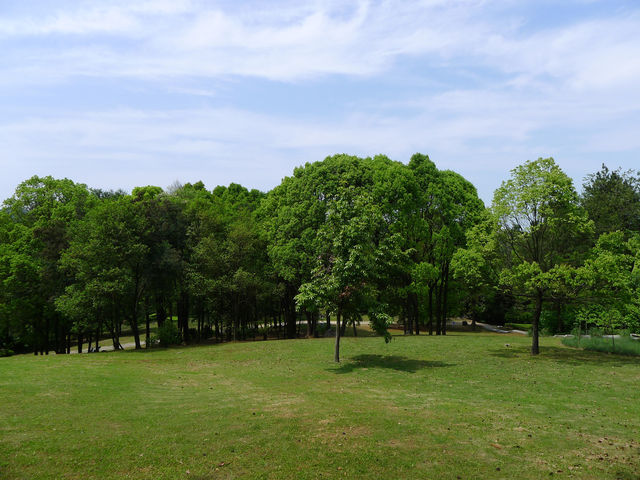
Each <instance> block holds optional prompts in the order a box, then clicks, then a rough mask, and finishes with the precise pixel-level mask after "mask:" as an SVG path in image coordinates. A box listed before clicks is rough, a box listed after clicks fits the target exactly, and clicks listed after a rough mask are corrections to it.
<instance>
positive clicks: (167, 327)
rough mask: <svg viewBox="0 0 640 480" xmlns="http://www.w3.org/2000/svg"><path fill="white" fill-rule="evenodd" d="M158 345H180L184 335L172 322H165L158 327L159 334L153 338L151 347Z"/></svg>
mask: <svg viewBox="0 0 640 480" xmlns="http://www.w3.org/2000/svg"><path fill="white" fill-rule="evenodd" d="M156 343H158V344H159V345H160V346H161V347H168V346H169V345H178V344H180V343H182V335H180V330H178V327H177V326H176V325H175V324H174V323H173V322H171V321H166V322H164V325H162V326H161V327H158V333H157V334H156V335H154V336H153V337H151V345H155V344H156Z"/></svg>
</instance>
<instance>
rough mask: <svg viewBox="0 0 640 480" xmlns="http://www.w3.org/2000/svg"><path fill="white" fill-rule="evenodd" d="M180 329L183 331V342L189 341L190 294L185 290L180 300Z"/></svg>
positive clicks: (181, 293)
mask: <svg viewBox="0 0 640 480" xmlns="http://www.w3.org/2000/svg"><path fill="white" fill-rule="evenodd" d="M178 328H180V329H181V330H182V340H184V341H185V342H188V341H189V294H188V293H187V292H186V291H185V290H183V291H181V292H180V297H179V299H178Z"/></svg>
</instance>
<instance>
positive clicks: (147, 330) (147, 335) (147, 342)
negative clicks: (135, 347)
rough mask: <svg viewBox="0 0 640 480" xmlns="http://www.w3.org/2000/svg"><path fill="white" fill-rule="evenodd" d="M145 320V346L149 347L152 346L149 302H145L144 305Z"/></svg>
mask: <svg viewBox="0 0 640 480" xmlns="http://www.w3.org/2000/svg"><path fill="white" fill-rule="evenodd" d="M144 321H145V337H144V348H149V347H150V346H151V328H150V327H149V305H148V303H145V306H144Z"/></svg>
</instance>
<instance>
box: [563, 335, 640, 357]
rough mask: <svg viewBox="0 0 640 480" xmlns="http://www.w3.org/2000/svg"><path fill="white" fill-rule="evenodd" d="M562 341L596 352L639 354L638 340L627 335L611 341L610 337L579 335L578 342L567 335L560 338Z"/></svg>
mask: <svg viewBox="0 0 640 480" xmlns="http://www.w3.org/2000/svg"><path fill="white" fill-rule="evenodd" d="M562 343H563V344H564V345H567V346H568V347H580V348H583V349H585V350H592V351H596V352H607V353H617V354H620V355H639V356H640V341H638V340H633V339H632V338H629V337H622V338H616V339H614V340H613V341H612V340H611V338H603V337H602V336H600V337H591V338H584V337H581V338H580V344H578V338H577V337H567V338H563V339H562Z"/></svg>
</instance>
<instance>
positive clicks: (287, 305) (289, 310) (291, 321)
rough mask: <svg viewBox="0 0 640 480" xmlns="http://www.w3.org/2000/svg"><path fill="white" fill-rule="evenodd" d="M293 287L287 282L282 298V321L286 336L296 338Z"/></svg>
mask: <svg viewBox="0 0 640 480" xmlns="http://www.w3.org/2000/svg"><path fill="white" fill-rule="evenodd" d="M294 296H295V294H294V288H293V286H292V285H289V284H287V287H286V294H285V299H284V323H285V328H286V330H287V338H296V326H297V325H296V320H297V319H296V303H295V299H294Z"/></svg>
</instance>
